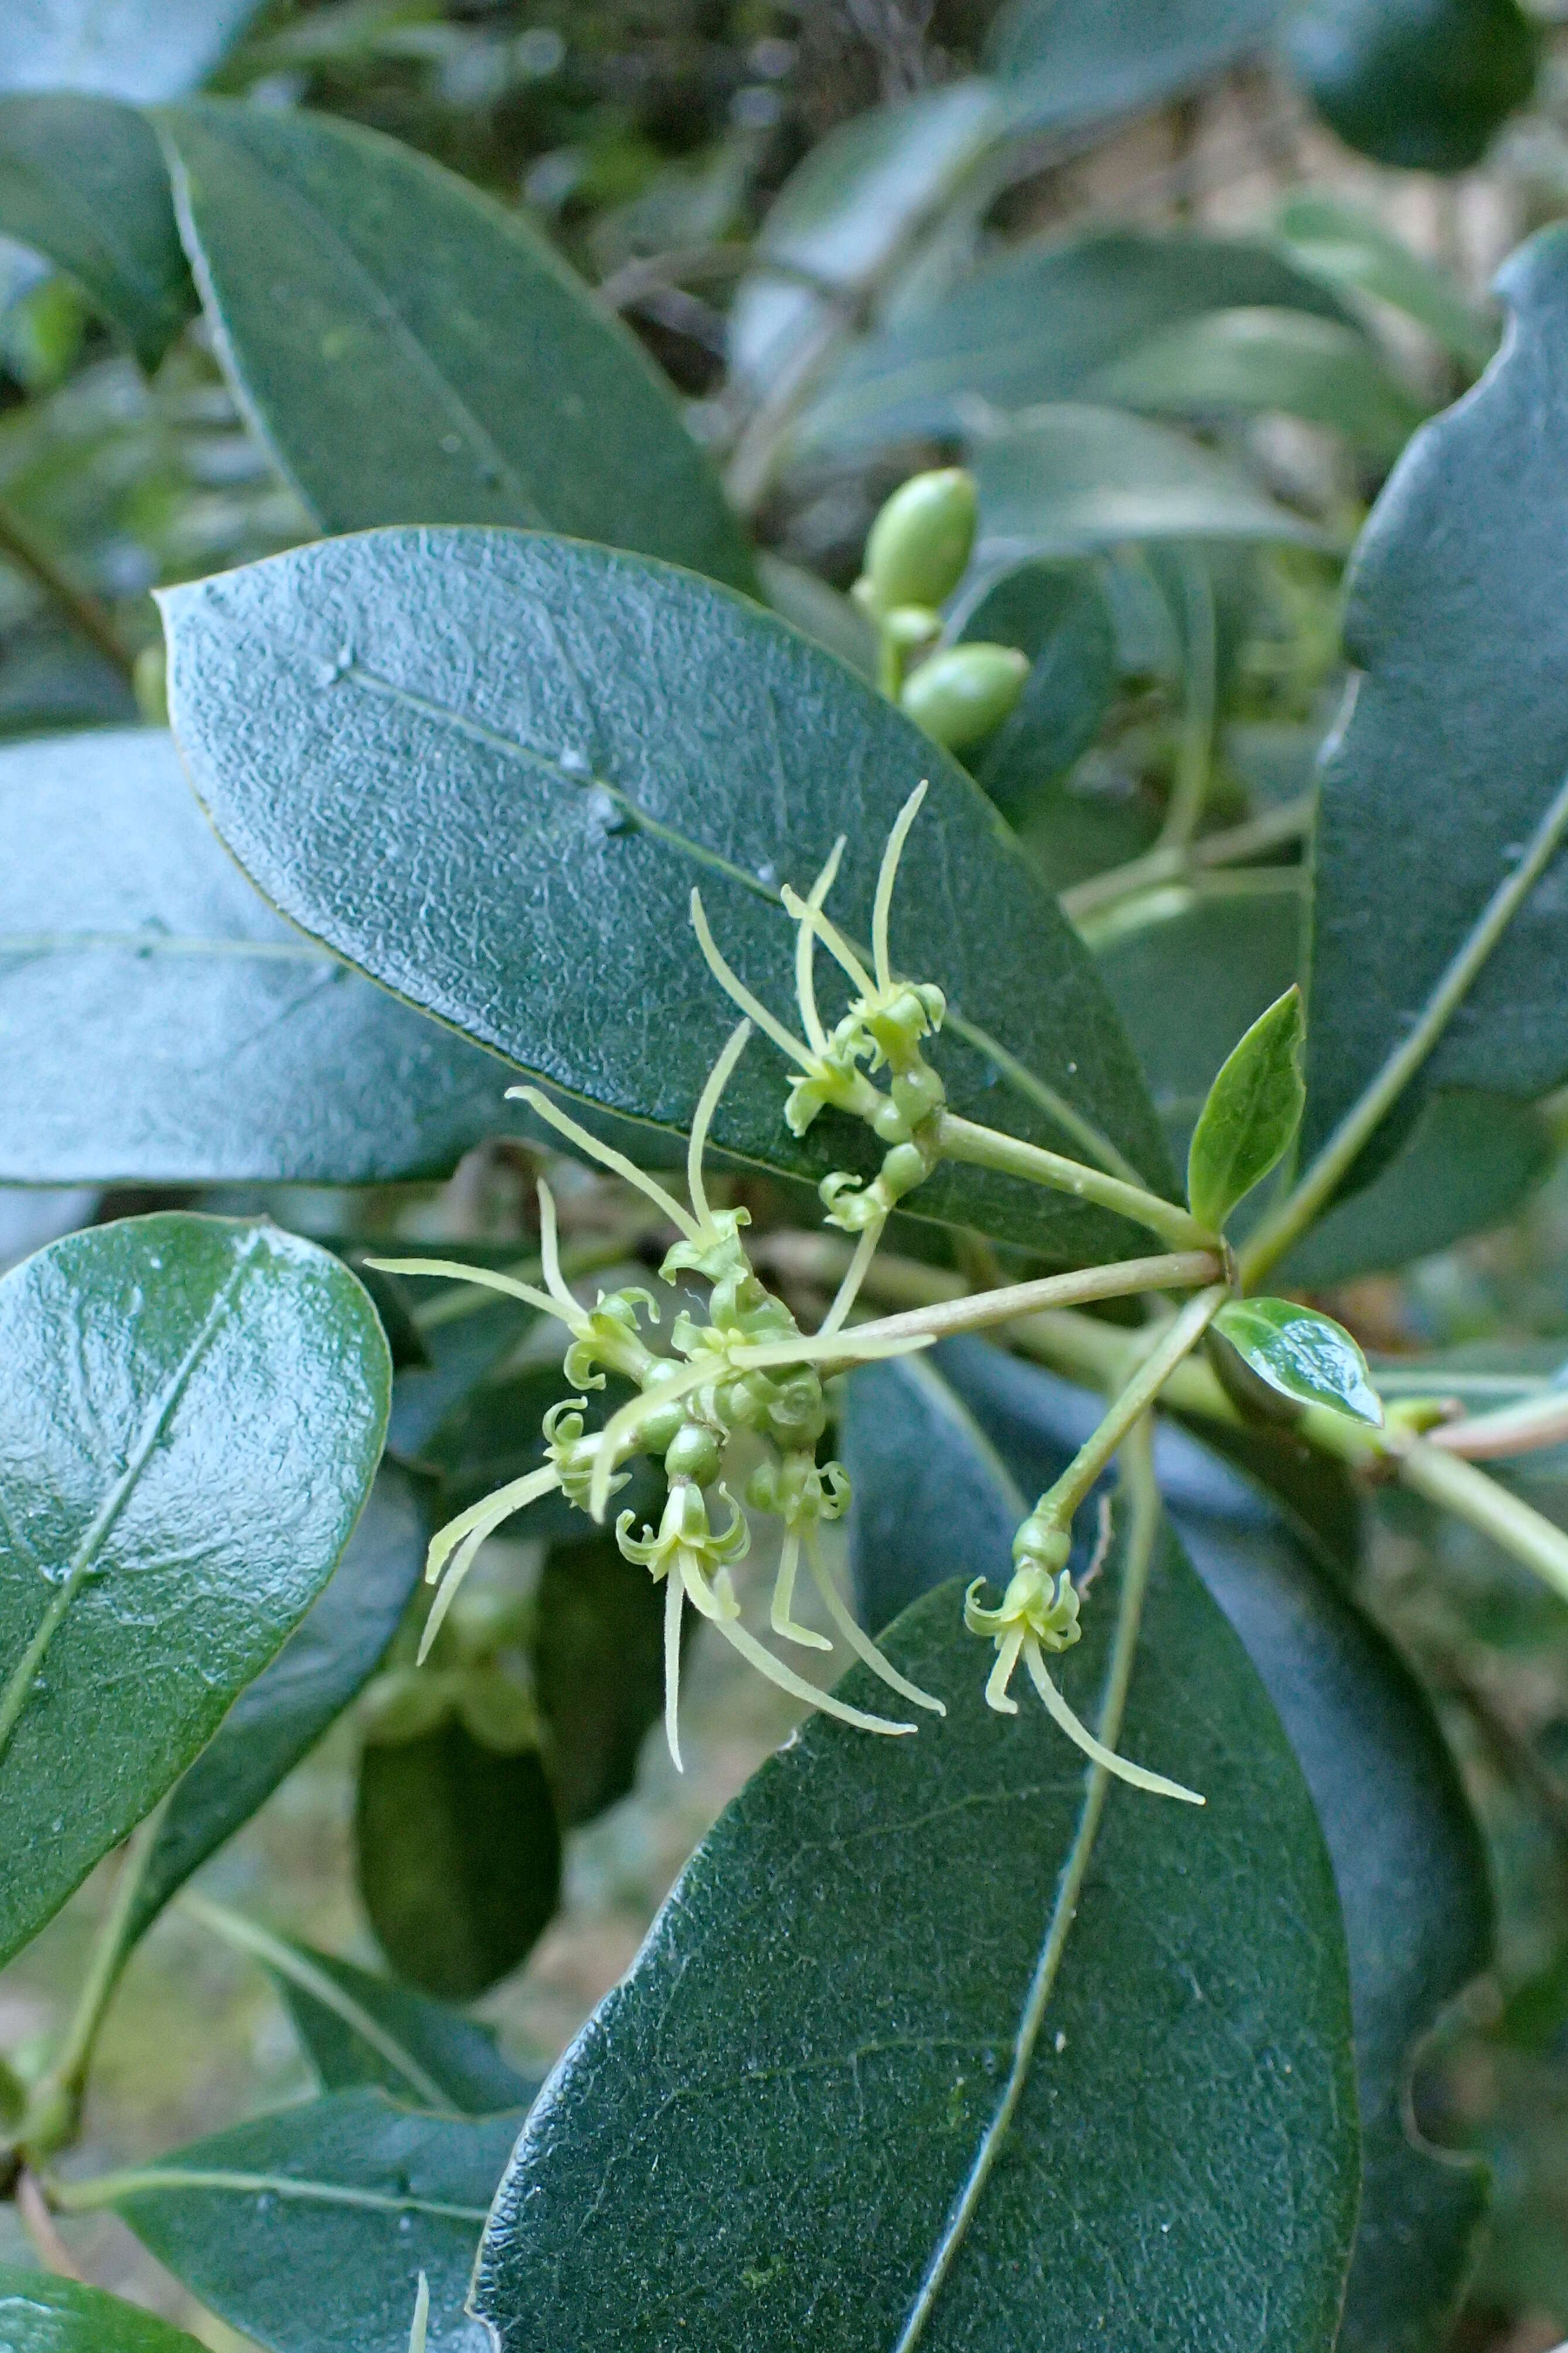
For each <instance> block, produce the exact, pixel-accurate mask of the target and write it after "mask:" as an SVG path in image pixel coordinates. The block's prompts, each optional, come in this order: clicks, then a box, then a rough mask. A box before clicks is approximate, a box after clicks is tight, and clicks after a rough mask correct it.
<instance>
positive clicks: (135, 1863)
mask: <svg viewBox="0 0 1568 2353" xmlns="http://www.w3.org/2000/svg"><path fill="white" fill-rule="evenodd" d="M167 1802H168V1800H167V1799H164V1800H163V1804H160V1805H157V1806H155V1807H154V1808H153V1811H152V1812H151V1813H150V1814H149V1815H148V1816H147V1818H146V1820H144V1821H142V1822H141V1823H139V1824H138V1825H137V1827H136V1829H135V1830H134V1831H132V1834H131V1836H130V1838H129V1839H128V1840H127V1841H126V1845H125V1853H124V1858H123V1860H122V1861H121V1866H120V1875H119V1877H118V1878H117V1879H116V1881H115V1883H114V1894H113V1896H112V1898H111V1900H110V1905H109V1909H108V1911H107V1912H106V1913H105V1914H104V1915H103V1918H102V1920H101V1921H100V1924H99V1930H98V1935H97V1936H96V1937H95V1939H94V1940H93V1947H92V1957H91V1959H90V1960H89V1964H88V1971H87V1976H86V1978H85V1979H84V1980H83V1983H82V1989H81V1991H80V1993H79V1995H78V1997H77V2005H76V2009H75V2010H74V2011H73V2012H72V2014H71V2021H70V2024H69V2025H68V2027H67V2029H66V2035H65V2041H64V2042H62V2043H61V2045H60V2048H59V2050H58V2052H56V2054H55V2057H54V2059H53V2060H52V2062H51V2063H50V2064H49V2067H48V2069H47V2072H46V2073H44V2074H43V2075H41V2076H40V2077H39V2079H38V2081H37V2084H34V2086H33V2088H32V2090H31V2092H30V2093H29V2094H28V2096H27V2105H26V2110H25V2112H24V2114H23V2116H22V2121H21V2123H20V2125H19V2126H17V2129H16V2143H17V2146H18V2147H22V2148H25V2149H26V2151H27V2153H28V2155H29V2156H31V2157H35V2158H37V2157H52V2156H53V2154H54V2152H55V2151H56V2150H57V2149H58V2148H63V2147H65V2146H66V2144H67V2143H68V2141H72V2140H74V2139H75V2138H76V2135H77V2130H78V2127H79V2124H80V2121H81V2103H82V2094H83V2093H84V2091H85V2090H86V2087H87V2077H88V2070H89V2067H90V2066H91V2064H92V2054H93V2052H94V2051H95V2049H96V2048H97V2045H98V2038H99V2035H100V2033H101V2031H102V2030H103V2021H104V2020H105V2018H106V2017H107V2016H108V2014H109V2006H110V2002H111V2001H112V2000H113V1999H114V1992H115V1989H116V1987H117V1986H118V1985H119V1983H120V1979H121V1973H122V1971H123V1970H124V1968H125V1964H126V1962H127V1961H128V1960H129V1959H130V1957H131V1952H132V1944H133V1941H134V1940H133V1939H132V1936H131V1935H130V1928H131V1923H132V1916H133V1915H134V1913H135V1910H136V1900H137V1897H138V1895H139V1894H141V1890H142V1881H143V1879H144V1878H145V1877H146V1874H147V1865H148V1863H149V1862H150V1861H151V1859H152V1855H153V1848H154V1847H155V1846H156V1845H157V1842H158V1831H159V1830H160V1828H161V1826H162V1823H163V1809H164V1806H165V1805H166V1804H167Z"/></svg>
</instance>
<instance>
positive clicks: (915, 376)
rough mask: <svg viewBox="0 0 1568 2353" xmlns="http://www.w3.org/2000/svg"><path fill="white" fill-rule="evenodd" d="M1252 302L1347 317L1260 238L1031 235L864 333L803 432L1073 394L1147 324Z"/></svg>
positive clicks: (944, 427) (812, 442) (907, 423)
mask: <svg viewBox="0 0 1568 2353" xmlns="http://www.w3.org/2000/svg"><path fill="white" fill-rule="evenodd" d="M1244 303H1246V304H1252V303H1265V304H1268V305H1270V306H1272V307H1273V308H1276V309H1288V310H1295V311H1302V312H1309V313H1310V312H1316V313H1317V314H1318V315H1320V316H1321V318H1323V319H1324V320H1325V321H1338V322H1340V323H1341V324H1344V323H1345V322H1346V313H1345V311H1344V308H1343V305H1342V303H1341V301H1339V299H1338V298H1337V296H1335V295H1334V294H1333V293H1332V292H1331V290H1328V289H1327V288H1326V287H1325V286H1324V285H1323V283H1322V281H1321V279H1318V278H1314V277H1312V276H1310V275H1309V273H1308V272H1306V271H1305V270H1302V269H1297V268H1296V267H1295V265H1294V264H1293V262H1292V261H1291V260H1290V259H1289V257H1288V256H1286V255H1282V254H1281V253H1279V251H1277V250H1276V249H1275V248H1273V247H1271V246H1269V245H1266V244H1263V243H1261V242H1259V241H1258V240H1256V239H1250V238H1243V237H1199V236H1194V235H1190V234H1182V235H1178V236H1174V237H1152V236H1150V235H1149V234H1148V233H1147V232H1145V231H1141V230H1136V229H1125V228H1096V229H1090V230H1089V231H1088V232H1086V233H1084V234H1081V235H1079V236H1077V237H1068V238H1061V239H1052V240H1051V241H1050V242H1048V243H1038V244H1030V245H1026V246H1024V247H1022V248H1018V249H1016V250H1015V251H1013V252H1010V253H1007V254H1006V255H1005V256H1004V257H1003V258H1002V259H999V260H996V261H993V262H990V263H988V264H987V265H986V267H984V269H977V270H975V271H974V272H973V274H972V275H971V276H969V277H967V278H964V279H963V280H961V281H960V282H959V284H958V285H957V286H955V287H954V288H953V289H952V291H951V292H949V293H946V294H943V295H942V297H941V299H940V300H939V301H933V302H928V303H924V304H922V305H921V306H920V307H919V308H917V309H914V310H911V311H908V312H907V313H900V316H899V317H898V318H897V319H896V320H895V321H893V322H891V323H890V324H889V325H887V326H884V327H882V328H881V329H880V330H879V332H877V333H875V334H873V335H871V336H869V337H868V338H867V339H866V340H865V341H863V342H861V343H858V344H856V345H854V346H853V347H852V348H851V350H850V352H849V353H848V354H847V357H846V358H845V359H844V360H843V361H842V363H841V364H839V366H838V367H837V368H836V369H835V371H834V373H833V374H832V375H831V376H830V377H829V378H828V379H827V381H826V385H825V386H824V388H823V390H822V392H821V393H820V394H819V395H818V396H816V399H815V400H814V401H813V402H812V404H811V406H809V407H808V408H807V410H806V411H805V415H804V417H803V418H802V420H801V422H800V424H799V425H798V426H797V427H795V442H796V444H797V445H798V446H800V447H802V448H825V449H826V448H831V449H834V450H838V449H853V448H861V447H871V446H876V445H878V444H883V443H886V442H889V441H900V440H907V439H910V438H914V437H917V436H924V435H941V434H948V433H954V432H963V431H965V430H966V429H967V427H968V425H969V421H970V419H971V418H972V417H973V414H974V411H975V406H976V404H977V403H984V405H985V406H987V407H989V408H994V409H1001V410H1003V411H1016V410H1018V409H1022V408H1033V407H1036V406H1038V405H1039V404H1040V403H1041V402H1042V401H1047V400H1072V399H1075V398H1077V397H1079V396H1080V395H1081V394H1082V392H1083V388H1084V386H1085V385H1086V384H1088V383H1089V380H1090V379H1091V377H1093V376H1094V375H1096V374H1097V373H1098V372H1099V371H1100V369H1102V368H1106V367H1110V365H1112V364H1114V363H1115V362H1116V361H1117V360H1119V359H1121V358H1123V357H1124V356H1125V355H1126V354H1127V353H1129V352H1131V351H1133V350H1135V349H1136V347H1137V346H1138V345H1139V344H1140V343H1142V342H1143V340H1144V339H1145V337H1147V336H1149V335H1152V334H1154V333H1156V332H1158V331H1159V330H1161V329H1162V328H1168V327H1173V326H1175V325H1177V324H1178V323H1179V322H1182V321H1184V320H1189V321H1190V320H1194V319H1200V318H1203V317H1205V316H1206V315H1207V314H1208V313H1209V312H1210V311H1224V310H1229V309H1233V308H1235V307H1237V305H1240V304H1244Z"/></svg>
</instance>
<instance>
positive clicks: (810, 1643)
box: [768, 1528, 833, 1651]
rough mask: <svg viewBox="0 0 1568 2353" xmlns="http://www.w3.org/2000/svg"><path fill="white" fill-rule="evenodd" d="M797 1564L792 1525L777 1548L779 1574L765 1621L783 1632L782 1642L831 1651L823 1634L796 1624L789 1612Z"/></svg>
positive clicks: (796, 1541) (797, 1538)
mask: <svg viewBox="0 0 1568 2353" xmlns="http://www.w3.org/2000/svg"><path fill="white" fill-rule="evenodd" d="M799 1567H800V1535H799V1532H798V1531H797V1530H796V1529H795V1528H786V1529H785V1530H784V1543H783V1545H782V1546H781V1547H780V1550H779V1573H778V1575H777V1577H775V1578H774V1579H773V1607H772V1609H770V1610H769V1612H768V1623H769V1625H770V1626H771V1627H772V1628H773V1632H774V1633H775V1634H782V1635H783V1637H784V1641H786V1642H798V1643H800V1644H801V1646H802V1648H803V1649H805V1650H807V1651H831V1650H832V1648H833V1645H832V1643H831V1642H830V1641H828V1640H827V1637H826V1634H818V1633H816V1632H815V1631H814V1630H813V1629H812V1628H811V1627H809V1626H798V1625H796V1623H795V1620H794V1618H793V1617H792V1616H791V1615H790V1611H791V1609H792V1607H793V1605H794V1602H795V1575H796V1572H797V1571H798V1569H799Z"/></svg>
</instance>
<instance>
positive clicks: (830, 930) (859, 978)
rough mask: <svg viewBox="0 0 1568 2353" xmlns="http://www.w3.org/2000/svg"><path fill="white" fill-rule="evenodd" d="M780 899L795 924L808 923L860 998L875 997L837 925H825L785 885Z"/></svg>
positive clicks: (821, 915)
mask: <svg viewBox="0 0 1568 2353" xmlns="http://www.w3.org/2000/svg"><path fill="white" fill-rule="evenodd" d="M780 896H781V897H782V899H783V900H784V907H785V909H786V911H787V912H788V913H790V914H791V915H793V916H794V918H795V922H796V923H809V925H810V926H811V929H812V930H813V931H814V932H815V933H816V936H817V938H818V939H819V940H820V941H821V942H822V944H823V946H824V947H825V948H826V950H827V953H828V955H830V956H831V957H832V958H833V961H834V962H835V964H837V965H841V966H842V968H843V969H844V971H845V972H847V974H848V976H849V977H850V979H851V980H852V981H853V982H854V984H855V986H856V987H857V988H858V990H859V992H860V995H861V996H862V997H875V996H876V994H877V984H876V982H875V981H874V980H873V979H872V978H871V976H870V974H869V973H868V971H867V969H866V967H865V965H863V964H862V963H861V961H860V959H859V957H858V955H856V953H855V951H854V949H853V948H852V947H851V946H850V944H849V943H848V941H847V939H846V938H845V936H844V934H843V933H842V932H841V931H840V930H839V929H838V926H837V923H829V922H828V920H827V917H826V915H825V914H824V913H823V912H822V910H821V908H820V907H810V906H808V905H807V904H806V902H805V900H804V899H803V898H802V897H801V896H800V894H799V892H795V891H792V890H791V889H790V887H789V884H788V883H787V882H786V883H785V884H784V889H783V891H782V892H781V893H780Z"/></svg>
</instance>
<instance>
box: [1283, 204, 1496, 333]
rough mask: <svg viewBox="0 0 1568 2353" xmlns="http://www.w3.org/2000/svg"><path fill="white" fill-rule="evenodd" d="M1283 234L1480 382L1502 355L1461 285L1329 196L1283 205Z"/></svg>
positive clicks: (1303, 262) (1308, 262)
mask: <svg viewBox="0 0 1568 2353" xmlns="http://www.w3.org/2000/svg"><path fill="white" fill-rule="evenodd" d="M1276 227H1277V228H1278V230H1279V235H1280V236H1281V237H1283V238H1284V240H1285V244H1286V248H1287V249H1288V251H1289V254H1290V257H1291V259H1293V260H1294V261H1295V262H1296V263H1297V264H1298V265H1299V266H1300V268H1301V269H1305V270H1307V271H1308V272H1309V273H1310V275H1311V276H1312V277H1314V278H1319V279H1321V280H1322V281H1323V283H1324V284H1325V285H1327V286H1331V287H1333V288H1335V289H1336V290H1339V291H1341V292H1342V293H1344V294H1347V295H1351V296H1352V297H1353V296H1357V295H1360V296H1363V297H1364V296H1367V295H1371V296H1372V297H1373V300H1374V301H1377V302H1386V303H1387V304H1388V305H1389V306H1390V307H1391V308H1392V309H1394V310H1395V311H1403V312H1404V313H1405V317H1406V318H1407V319H1414V320H1415V322H1416V323H1417V325H1419V326H1422V327H1425V329H1426V332H1427V333H1428V334H1429V335H1430V336H1431V337H1432V339H1433V341H1434V343H1436V344H1437V345H1438V347H1439V348H1440V349H1441V350H1443V351H1445V352H1447V353H1448V355H1449V356H1450V358H1452V359H1456V360H1458V362H1459V364H1460V365H1461V366H1463V367H1467V368H1468V369H1469V370H1470V372H1471V373H1472V375H1479V374H1480V371H1481V370H1482V368H1484V367H1485V365H1486V364H1487V362H1488V361H1489V359H1490V358H1491V355H1492V353H1493V352H1494V351H1495V350H1496V349H1497V334H1496V332H1495V330H1494V328H1493V327H1492V325H1491V322H1489V320H1487V319H1485V318H1483V317H1481V316H1480V314H1479V312H1478V311H1477V309H1476V307H1475V305H1474V303H1472V302H1471V301H1470V300H1469V299H1468V295H1467V294H1466V292H1465V290H1464V288H1463V287H1462V286H1461V285H1460V284H1459V283H1458V280H1456V279H1455V278H1453V277H1451V276H1450V275H1449V273H1448V272H1447V270H1446V269H1440V268H1439V267H1438V265H1437V264H1436V262H1435V261H1430V260H1428V259H1427V258H1426V255H1425V254H1424V253H1417V252H1415V250H1414V248H1412V247H1410V246H1408V245H1405V244H1402V243H1401V241H1400V239H1399V238H1398V237H1393V236H1391V235H1390V234H1389V232H1388V230H1387V229H1385V228H1384V227H1383V225H1382V223H1381V222H1380V221H1378V220H1375V219H1374V218H1373V216H1372V215H1371V214H1370V213H1363V212H1361V211H1359V210H1358V209H1357V207H1356V206H1354V205H1349V204H1346V203H1345V202H1344V201H1343V200H1342V198H1341V197H1339V196H1336V195H1331V194H1330V193H1329V192H1328V191H1327V190H1326V189H1304V190H1302V191H1301V192H1300V193H1299V194H1298V195H1292V196H1289V197H1288V198H1287V199H1286V201H1285V203H1284V204H1283V205H1282V206H1280V208H1279V215H1278V216H1277V219H1276Z"/></svg>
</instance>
